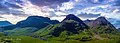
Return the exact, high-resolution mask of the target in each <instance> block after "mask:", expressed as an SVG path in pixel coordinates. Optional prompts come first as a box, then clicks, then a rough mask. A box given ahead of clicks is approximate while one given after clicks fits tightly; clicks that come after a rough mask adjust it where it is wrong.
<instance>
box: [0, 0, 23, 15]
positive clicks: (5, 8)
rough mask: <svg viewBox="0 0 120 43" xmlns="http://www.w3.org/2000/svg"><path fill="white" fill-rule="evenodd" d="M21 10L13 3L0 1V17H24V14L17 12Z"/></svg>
mask: <svg viewBox="0 0 120 43" xmlns="http://www.w3.org/2000/svg"><path fill="white" fill-rule="evenodd" d="M21 8H22V7H20V6H18V5H16V4H15V3H9V2H8V1H7V0H6V1H5V0H0V15H9V14H13V15H16V16H25V14H23V13H24V12H22V11H19V10H17V9H21Z"/></svg>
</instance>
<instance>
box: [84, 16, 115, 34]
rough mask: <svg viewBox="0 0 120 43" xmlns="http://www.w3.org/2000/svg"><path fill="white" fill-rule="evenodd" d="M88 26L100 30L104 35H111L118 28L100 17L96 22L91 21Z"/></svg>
mask: <svg viewBox="0 0 120 43" xmlns="http://www.w3.org/2000/svg"><path fill="white" fill-rule="evenodd" d="M86 24H87V25H88V26H89V27H91V28H92V29H95V30H99V31H101V32H102V33H104V32H105V33H111V32H115V31H116V28H115V27H114V26H113V25H112V24H111V23H110V22H109V21H107V20H106V18H105V17H98V18H97V19H96V20H92V21H89V22H87V23H86ZM101 32H100V33H101Z"/></svg>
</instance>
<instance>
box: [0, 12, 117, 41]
mask: <svg viewBox="0 0 120 43" xmlns="http://www.w3.org/2000/svg"><path fill="white" fill-rule="evenodd" d="M0 23H1V25H2V23H3V24H4V27H1V28H0V30H1V32H3V33H4V34H5V35H7V36H22V37H23V36H27V37H28V36H29V37H33V38H37V39H40V40H43V41H45V42H46V41H50V43H52V42H51V41H60V42H62V41H63V42H65V43H66V42H67V41H68V42H72V40H73V41H75V42H74V43H77V42H78V43H80V42H87V41H89V42H92V41H93V40H96V39H97V41H101V40H109V41H110V40H112V39H111V38H113V37H114V38H116V37H118V36H119V31H118V29H116V28H115V27H114V26H113V25H112V24H111V23H110V22H109V21H107V20H106V18H105V17H98V18H97V19H95V20H85V21H82V20H81V19H80V18H78V17H77V16H75V15H74V14H69V15H67V16H66V18H65V19H64V20H63V21H61V22H59V21H57V20H50V18H48V17H42V16H30V17H28V18H27V19H26V20H23V21H20V22H18V23H17V24H15V25H13V24H11V23H9V22H6V21H5V22H0ZM110 35H112V36H110ZM17 38H18V37H17ZM115 40H116V39H115ZM118 40H119V39H118ZM109 41H108V42H109ZM89 42H88V43H89ZM103 42H104V41H103ZM56 43H58V42H56Z"/></svg>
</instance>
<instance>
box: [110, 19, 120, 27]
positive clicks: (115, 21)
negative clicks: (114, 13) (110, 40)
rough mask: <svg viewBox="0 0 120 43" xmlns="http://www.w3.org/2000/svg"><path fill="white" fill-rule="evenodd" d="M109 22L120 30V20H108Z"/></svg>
mask: <svg viewBox="0 0 120 43" xmlns="http://www.w3.org/2000/svg"><path fill="white" fill-rule="evenodd" d="M108 20H109V21H110V22H111V23H112V24H113V25H114V26H115V27H116V28H120V19H114V18H108Z"/></svg>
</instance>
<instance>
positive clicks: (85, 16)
mask: <svg viewBox="0 0 120 43" xmlns="http://www.w3.org/2000/svg"><path fill="white" fill-rule="evenodd" d="M77 16H79V17H81V18H97V17H99V16H100V14H92V13H81V14H78V15H77Z"/></svg>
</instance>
